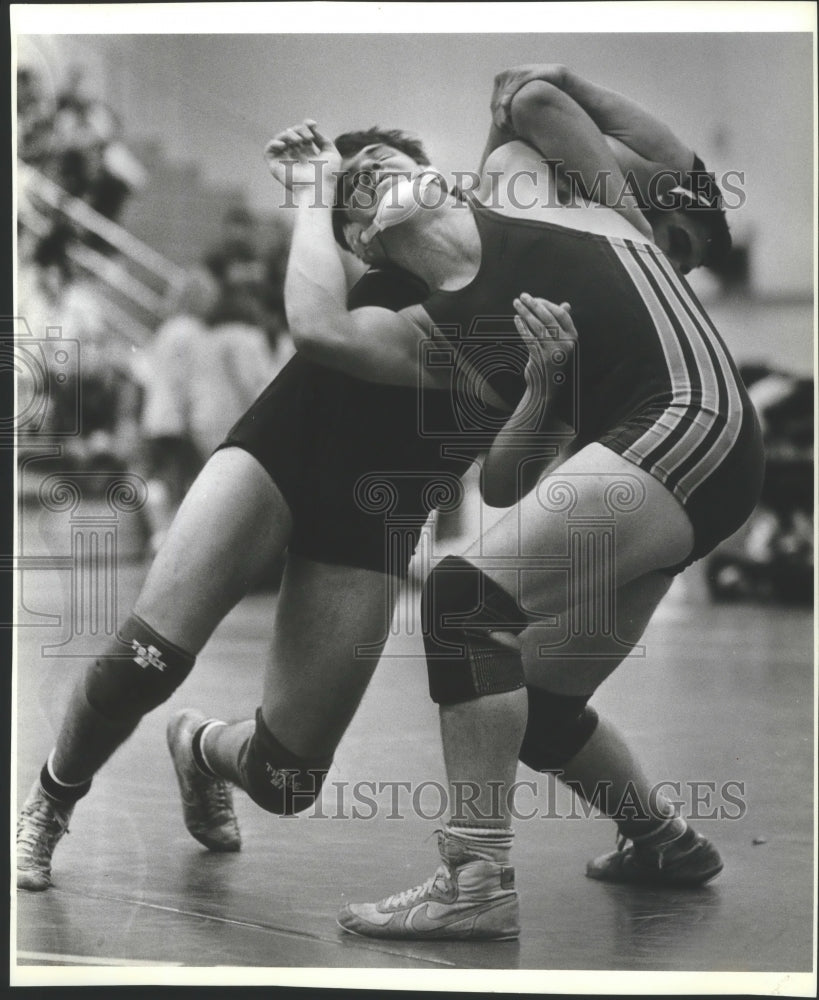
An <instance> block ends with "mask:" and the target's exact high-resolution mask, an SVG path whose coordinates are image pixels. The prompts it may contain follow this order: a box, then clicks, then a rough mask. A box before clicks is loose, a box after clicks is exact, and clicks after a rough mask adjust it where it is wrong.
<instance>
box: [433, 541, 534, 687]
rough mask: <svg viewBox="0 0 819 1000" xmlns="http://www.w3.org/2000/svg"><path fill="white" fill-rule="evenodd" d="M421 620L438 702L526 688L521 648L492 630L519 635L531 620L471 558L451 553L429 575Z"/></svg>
mask: <svg viewBox="0 0 819 1000" xmlns="http://www.w3.org/2000/svg"><path fill="white" fill-rule="evenodd" d="M452 618H454V619H456V623H455V624H453V623H452V622H451V621H450V619H452ZM421 624H422V628H423V633H424V649H425V651H426V656H427V672H428V675H429V693H430V697H431V698H432V700H433V701H435V702H437V703H438V704H439V705H454V704H457V703H458V702H463V701H470V700H471V699H473V698H480V697H482V696H483V695H487V694H499V693H501V692H504V691H516V690H517V689H518V688H522V687H523V686H524V684H525V680H524V676H523V664H522V661H521V655H520V651H519V649H518V648H517V646H515V647H510V646H509V645H508V643H507V644H504V641H503V639H502V638H500V637H498V638H495V637H494V635H493V633H496V632H506V633H512V634H513V635H519V634H520V633H521V632H522V631H523V630H524V629H525V628H526V626H527V625H528V624H529V622H528V621H527V620H526V616H525V614H524V613H523V612H522V611H521V609H520V608H519V607H518V605H517V602H516V601H515V600H514V599H513V598H512V596H511V595H510V594H508V593H507V592H506V591H505V590H504V589H503V588H502V587H499V586H498V585H497V584H496V583H495V581H494V580H492V579H490V577H488V576H486V574H485V573H483V572H481V570H479V569H478V568H477V566H473V565H472V563H470V562H467V560H466V559H460V558H458V557H457V556H447V557H446V558H445V559H442V560H441V562H440V563H439V564H438V565H437V566H436V567H435V569H434V570H433V571H432V573H430V575H429V577H428V578H427V581H426V583H425V584H424V590H423V594H422V595H421Z"/></svg>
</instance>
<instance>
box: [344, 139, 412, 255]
mask: <svg viewBox="0 0 819 1000" xmlns="http://www.w3.org/2000/svg"><path fill="white" fill-rule="evenodd" d="M335 144H336V149H338V151H339V153H341V156H342V158H343V159H345V160H346V159H348V158H349V157H351V156H355V155H356V153H358V152H360V151H361V150H362V149H364V147H365V146H375V145H383V146H391V147H392V148H393V149H397V150H398V152H399V153H405V154H406V155H407V156H409V157H411V158H412V159H413V160H415V162H416V163H417V164H418V165H419V166H422V167H428V166H429V162H430V161H429V157H428V156H427V154H426V150H425V149H424V147H423V145H422V143H421V141H420V140H419V139H415V138H414V137H413V136H411V135H410V134H409V133H408V132H402V131H401V130H400V129H385V128H379V127H378V126H377V125H374V126H373V127H372V128H368V129H364V130H362V131H360V132H344V133H343V134H342V135H340V136H338V137H337V138H336V140H335ZM348 176H349V172H344V173H339V175H338V177H337V178H336V198H335V203H334V205H333V235H334V236H335V238H336V242H337V243H338V244H339V246H341V247H343V248H344V249H345V250H349V249H350V245H349V244H348V243H347V240H346V238H345V236H344V225H345V223H347V222H349V221H350V220H349V217H348V215H347V211H346V203H345V197H346V182H347V178H348Z"/></svg>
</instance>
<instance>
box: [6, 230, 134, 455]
mask: <svg viewBox="0 0 819 1000" xmlns="http://www.w3.org/2000/svg"><path fill="white" fill-rule="evenodd" d="M72 239H73V233H72V231H71V230H70V229H69V228H68V227H64V226H59V225H58V226H55V227H54V228H53V229H52V231H51V232H50V233H49V234H48V235H47V236H45V237H43V238H42V239H40V240H39V241H38V242H37V244H36V246H35V249H34V254H33V257H32V260H31V261H30V262H29V263H28V264H27V265H23V266H22V267H21V269H20V275H19V282H18V286H19V299H18V301H19V306H20V314H21V316H22V317H23V318H24V319H25V320H26V322H27V323H28V325H29V327H30V329H31V332H32V334H33V335H34V336H35V337H36V338H42V337H44V336H45V333H46V329H47V328H48V327H58V328H60V330H61V331H62V337H63V339H64V340H74V341H77V342H78V345H79V348H78V357H79V368H78V370H76V371H73V372H71V373H69V374H68V376H67V377H66V378H64V379H63V380H62V381H58V380H56V379H54V380H52V383H51V386H50V390H49V400H48V412H47V415H46V421H45V425H44V427H43V431H45V432H46V433H47V432H49V431H51V432H57V433H65V432H68V431H70V430H71V429H72V428H73V427H74V426H75V422H76V420H75V407H76V402H75V401H76V400H77V398H79V401H80V411H79V413H80V434H79V435H78V436H74V437H69V438H68V439H67V442H66V446H65V447H66V457H67V458H68V459H69V461H71V462H74V463H77V464H80V465H88V464H91V465H97V466H99V465H110V466H112V467H113V468H121V467H122V466H123V465H124V464H127V462H128V461H129V460H130V458H131V457H132V455H133V453H134V449H135V445H136V440H137V438H136V432H135V419H136V409H137V400H138V392H137V387H136V383H135V381H134V379H133V377H132V373H131V361H130V356H129V353H128V351H127V349H126V347H125V345H124V344H123V343H122V342H121V341H120V340H119V338H117V337H115V336H112V333H111V330H110V329H109V327H108V324H107V323H106V320H105V312H104V308H103V305H102V300H101V297H100V294H99V292H98V291H97V289H96V287H95V283H94V281H92V280H90V279H87V278H81V277H80V276H79V275H78V274H77V273H76V271H75V269H74V267H73V265H72V262H71V260H70V258H69V255H68V249H69V247H70V244H71V241H72Z"/></svg>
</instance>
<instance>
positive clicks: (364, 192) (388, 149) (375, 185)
mask: <svg viewBox="0 0 819 1000" xmlns="http://www.w3.org/2000/svg"><path fill="white" fill-rule="evenodd" d="M342 169H343V170H344V171H345V172H346V174H347V179H346V183H345V201H346V204H347V217H348V218H349V219H350V221H351V222H358V223H360V224H361V225H362V226H367V225H369V223H370V222H372V220H373V218H374V217H375V213H376V210H377V209H378V205H379V202H380V201H381V200H382V198H383V197H384V196H385V194H387V192H389V191H390V190H392V185H393V183H394V182H395V181H396V180H398V179H399V178H401V177H414V176H415V175H416V174H417V173H419V172H420V171H422V170H424V169H425V168H424V167H422V166H421V165H420V164H418V163H416V162H415V160H413V159H412V157H411V156H407V154H406V153H402V152H400V150H397V149H393V147H392V146H385V145H382V144H377V145H373V146H365V147H364V148H363V149H362V150H359V152H358V153H356V154H355V156H351V157H350V158H349V159H347V160H344V161H343V163H342Z"/></svg>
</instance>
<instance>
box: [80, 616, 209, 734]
mask: <svg viewBox="0 0 819 1000" xmlns="http://www.w3.org/2000/svg"><path fill="white" fill-rule="evenodd" d="M195 662H196V657H195V656H192V655H191V654H190V653H186V652H185V650H184V649H180V648H179V647H178V646H175V645H174V644H173V643H172V642H168V641H167V639H163V638H162V636H161V635H159V633H158V632H155V631H154V630H153V629H152V628H151V626H150V625H148V624H147V623H146V622H144V621H143V620H142V619H141V618H139V617H138V616H137V615H132V616H131V617H130V618H129V619H128V621H127V622H125V624H124V625H123V626H122V628H121V629H120V630H119V636H118V638H116V639H114V641H113V642H112V643H111V645H110V647H109V648H108V650H107V652H106V653H105V655H104V656H101V657H100V658H99V659H98V660H96V662H95V663H94V665H93V666H92V667H90V668H89V670H88V672H87V673H86V677H85V693H86V697H87V698H88V702H89V704H90V705H91V706H92V708H94V709H96V710H97V712H99V713H100V714H101V715H103V716H105V717H106V718H107V719H111V720H113V721H116V722H128V721H133V720H139V719H140V718H142V716H143V715H145V714H146V713H147V712H150V711H151V710H152V709H154V708H156V707H157V706H159V705H161V704H162V703H163V702H164V701H167V700H168V698H170V696H171V695H172V694H173V693H174V691H175V690H176V689H177V688H178V687H179V685H180V684H181V683H182V681H184V680H185V678H186V677H187V676H188V674H189V673H190V672H191V670H192V669H193V665H194V663H195Z"/></svg>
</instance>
